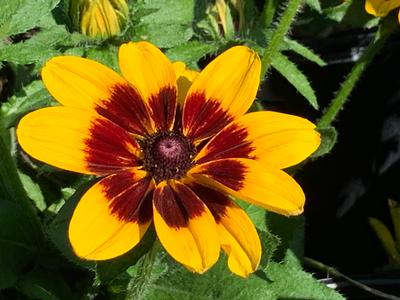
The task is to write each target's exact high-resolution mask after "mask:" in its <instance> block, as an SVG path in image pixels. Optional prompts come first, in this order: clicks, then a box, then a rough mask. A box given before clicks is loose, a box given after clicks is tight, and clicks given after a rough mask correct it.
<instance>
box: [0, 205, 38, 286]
mask: <svg viewBox="0 0 400 300" xmlns="http://www.w3.org/2000/svg"><path fill="white" fill-rule="evenodd" d="M35 237H36V233H35V232H34V230H33V228H32V226H31V223H30V221H29V219H27V217H26V216H25V215H24V214H22V212H21V210H20V208H19V207H18V206H17V205H16V204H15V203H13V202H11V201H7V200H5V199H2V198H0V270H1V272H0V290H1V289H4V288H8V287H11V286H13V285H14V284H15V283H16V281H17V279H18V277H19V276H20V274H22V273H23V272H24V269H25V268H26V266H27V265H29V264H30V263H32V260H33V258H34V256H35V255H36V252H37V248H36V240H35Z"/></svg>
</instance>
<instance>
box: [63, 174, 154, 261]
mask: <svg viewBox="0 0 400 300" xmlns="http://www.w3.org/2000/svg"><path fill="white" fill-rule="evenodd" d="M146 176H147V174H146V172H144V171H140V170H131V171H129V172H123V173H119V174H115V175H110V176H108V177H106V178H104V179H102V180H101V181H99V182H98V183H96V184H95V185H94V186H92V187H91V188H90V189H89V190H88V191H87V192H86V194H84V195H83V197H82V199H81V200H80V201H79V203H78V205H77V207H76V208H75V210H74V213H73V215H72V219H71V222H70V225H69V230H68V235H69V240H70V242H71V245H72V248H73V250H74V252H75V253H76V255H78V256H79V257H82V258H85V259H93V260H105V259H110V258H114V257H116V256H119V255H122V254H124V253H125V252H127V251H129V250H130V249H132V248H133V247H134V246H135V245H136V244H137V243H139V241H140V239H141V238H142V236H143V235H144V233H145V232H146V230H147V228H148V226H149V224H150V222H151V214H152V212H151V198H146V194H147V193H148V191H149V189H151V181H150V180H149V179H148V178H145V177H146Z"/></svg>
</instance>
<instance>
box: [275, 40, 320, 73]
mask: <svg viewBox="0 0 400 300" xmlns="http://www.w3.org/2000/svg"><path fill="white" fill-rule="evenodd" d="M284 42H285V44H284V47H283V48H282V51H283V50H290V51H293V52H295V53H297V54H298V55H301V56H302V57H304V58H305V59H307V60H309V61H311V62H313V63H316V64H317V65H318V66H320V67H325V66H326V62H325V61H323V60H322V59H321V57H319V56H318V54H315V53H314V52H313V51H312V50H311V49H309V48H307V47H306V46H304V45H302V44H300V43H299V42H297V41H295V40H292V39H290V38H286V39H285V41H284Z"/></svg>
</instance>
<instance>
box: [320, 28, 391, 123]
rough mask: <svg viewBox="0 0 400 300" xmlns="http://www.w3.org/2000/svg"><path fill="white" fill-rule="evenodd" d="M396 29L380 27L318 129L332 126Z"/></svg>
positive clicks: (322, 118)
mask: <svg viewBox="0 0 400 300" xmlns="http://www.w3.org/2000/svg"><path fill="white" fill-rule="evenodd" d="M394 28H395V27H394V26H393V25H392V23H389V22H384V23H382V24H381V25H380V26H379V29H378V31H377V34H376V36H375V39H374V40H373V41H372V42H371V43H370V44H369V46H368V48H367V49H366V50H365V51H364V53H363V54H362V56H361V57H360V59H359V60H358V61H357V62H356V63H355V65H354V66H353V68H352V69H351V71H350V73H349V74H348V75H347V77H346V79H345V81H344V82H343V83H342V85H341V87H340V89H339V91H338V92H337V94H336V96H335V98H333V100H332V101H331V103H330V105H329V106H328V108H327V109H326V111H325V113H324V115H323V116H322V117H321V119H320V120H319V121H318V123H317V126H318V128H324V127H328V126H330V124H331V123H332V121H333V120H334V119H335V118H336V116H337V115H338V113H339V111H340V110H341V109H342V108H343V105H344V104H345V103H346V101H347V100H348V99H349V95H350V93H351V92H352V91H353V89H354V87H355V85H356V84H357V82H358V81H359V79H360V77H361V75H362V74H363V73H364V71H365V70H366V68H367V66H368V65H369V64H370V63H371V61H372V60H373V59H374V57H375V56H376V54H378V53H379V51H380V50H381V48H382V46H383V45H384V44H385V42H386V40H387V39H388V37H389V36H390V34H391V33H392V32H393V30H394Z"/></svg>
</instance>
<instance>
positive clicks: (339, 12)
mask: <svg viewBox="0 0 400 300" xmlns="http://www.w3.org/2000/svg"><path fill="white" fill-rule="evenodd" d="M351 3H352V0H349V1H344V2H343V3H342V4H340V5H337V6H334V7H328V8H325V9H324V10H323V14H324V15H325V17H326V18H328V19H331V20H333V21H336V22H341V21H342V20H343V18H344V16H345V15H346V13H347V10H348V9H349V7H350V6H351Z"/></svg>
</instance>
